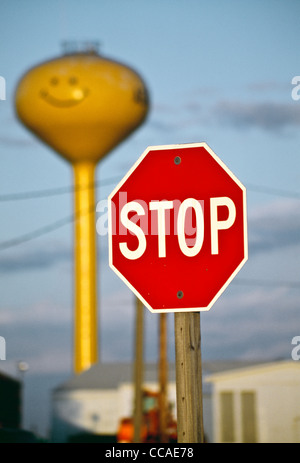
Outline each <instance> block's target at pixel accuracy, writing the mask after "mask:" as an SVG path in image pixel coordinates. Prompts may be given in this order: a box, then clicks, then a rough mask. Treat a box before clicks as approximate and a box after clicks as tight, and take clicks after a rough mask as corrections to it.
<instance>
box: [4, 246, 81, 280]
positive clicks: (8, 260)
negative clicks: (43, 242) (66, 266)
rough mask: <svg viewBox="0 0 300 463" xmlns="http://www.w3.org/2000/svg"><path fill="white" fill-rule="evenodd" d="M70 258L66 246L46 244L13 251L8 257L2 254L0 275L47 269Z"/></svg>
mask: <svg viewBox="0 0 300 463" xmlns="http://www.w3.org/2000/svg"><path fill="white" fill-rule="evenodd" d="M71 258H72V253H71V249H70V247H68V246H64V245H62V244H57V243H48V244H47V246H44V247H43V248H40V247H36V248H31V249H30V250H28V251H22V252H20V251H19V250H18V251H14V252H12V253H10V254H8V255H5V254H2V255H1V260H0V273H9V272H22V271H27V270H36V269H41V270H43V269H47V268H49V267H53V266H54V265H57V264H59V263H61V262H68V261H70V260H71Z"/></svg>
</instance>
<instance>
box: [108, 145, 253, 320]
mask: <svg viewBox="0 0 300 463" xmlns="http://www.w3.org/2000/svg"><path fill="white" fill-rule="evenodd" d="M108 211H109V264H110V267H111V268H112V269H113V270H114V272H116V274H117V275H119V277H120V278H121V279H122V280H123V281H124V282H125V283H126V284H127V285H128V286H129V288H130V289H131V290H132V291H133V292H134V293H135V294H136V296H137V297H138V298H139V299H141V301H142V302H143V303H144V305H145V306H146V307H147V308H148V309H150V310H151V311H152V312H184V311H187V312H189V311H204V310H209V309H210V308H211V307H212V305H213V304H214V302H215V301H216V300H217V299H218V297H219V296H220V295H221V294H222V292H223V291H224V290H225V288H226V287H227V286H228V284H229V283H230V282H231V280H232V279H233V278H234V276H235V275H236V274H237V272H238V271H239V270H240V269H241V267H242V266H243V265H244V263H245V262H246V260H247V258H248V244H247V218H246V189H245V187H244V186H243V185H242V184H241V182H240V181H239V180H238V179H237V178H236V177H235V176H234V174H233V173H232V172H231V171H230V170H229V169H228V167H226V166H225V164H224V163H223V162H222V161H221V160H220V159H219V158H218V156H217V155H216V154H215V153H214V152H213V151H212V150H211V149H210V148H209V146H207V144H206V143H197V144H188V145H164V146H150V147H148V148H147V149H146V150H145V152H144V153H143V154H142V155H141V157H140V158H139V159H138V160H137V162H136V163H135V164H134V165H133V167H132V168H131V169H130V171H129V172H128V173H127V175H126V176H125V177H124V178H123V180H122V181H121V182H120V183H119V184H118V185H117V187H116V188H115V189H114V190H113V192H112V193H111V194H110V196H109V198H108Z"/></svg>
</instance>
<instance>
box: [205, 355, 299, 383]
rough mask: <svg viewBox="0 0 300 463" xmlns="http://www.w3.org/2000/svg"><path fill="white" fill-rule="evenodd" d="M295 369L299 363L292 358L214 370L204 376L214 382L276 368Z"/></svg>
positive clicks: (208, 380)
mask: <svg viewBox="0 0 300 463" xmlns="http://www.w3.org/2000/svg"><path fill="white" fill-rule="evenodd" d="M287 368H288V369H291V368H292V369H295V370H296V371H297V370H298V372H299V373H300V363H298V362H295V361H294V360H279V361H278V360H277V361H273V362H262V363H257V364H252V365H251V364H249V365H243V366H240V367H239V368H229V369H227V370H225V371H224V370H223V371H218V372H217V371H216V372H215V373H213V374H211V375H208V376H207V377H206V382H210V383H216V382H218V381H223V380H227V379H229V378H237V377H241V376H247V375H251V376H255V375H259V374H261V373H267V372H272V371H278V370H286V369H287Z"/></svg>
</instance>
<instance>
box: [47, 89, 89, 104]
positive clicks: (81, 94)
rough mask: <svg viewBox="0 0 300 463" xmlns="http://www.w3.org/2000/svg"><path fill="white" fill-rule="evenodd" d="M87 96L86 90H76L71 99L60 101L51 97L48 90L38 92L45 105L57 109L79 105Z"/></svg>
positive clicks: (87, 91)
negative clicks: (47, 104)
mask: <svg viewBox="0 0 300 463" xmlns="http://www.w3.org/2000/svg"><path fill="white" fill-rule="evenodd" d="M88 94H89V90H88V89H78V90H75V92H74V93H73V98H68V99H61V98H56V97H54V96H53V95H51V93H49V92H48V90H41V91H40V96H41V98H42V99H43V100H45V101H46V102H47V103H49V104H51V105H52V106H55V107H57V108H70V107H72V106H76V105H78V104H79V103H81V102H82V101H83V100H85V98H86V97H87V96H88Z"/></svg>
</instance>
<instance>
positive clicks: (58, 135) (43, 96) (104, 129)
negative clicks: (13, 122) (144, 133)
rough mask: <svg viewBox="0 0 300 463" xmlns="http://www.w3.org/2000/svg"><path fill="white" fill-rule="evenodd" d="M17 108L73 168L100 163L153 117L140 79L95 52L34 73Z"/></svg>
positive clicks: (23, 82) (67, 58)
mask: <svg viewBox="0 0 300 463" xmlns="http://www.w3.org/2000/svg"><path fill="white" fill-rule="evenodd" d="M15 103H16V111H17V115H18V117H19V118H20V120H21V121H22V122H23V124H24V125H25V126H26V127H28V129H30V130H31V131H32V132H33V133H34V134H35V135H36V136H38V137H39V138H40V139H41V140H43V141H44V142H45V143H46V144H47V145H49V146H51V147H52V148H53V149H54V150H55V151H56V152H58V153H59V154H61V155H62V156H63V157H65V158H66V159H67V160H69V161H70V162H72V163H74V162H82V161H87V162H93V163H96V162H97V161H99V160H100V159H101V158H102V157H103V156H105V154H107V153H108V152H109V151H110V150H111V149H112V148H114V147H115V146H116V145H117V144H118V143H120V142H121V141H122V140H123V139H124V138H126V137H127V136H128V135H129V134H130V133H131V132H133V131H134V130H135V129H136V128H137V127H138V126H139V125H140V124H141V123H142V122H143V121H144V119H145V117H146V115H147V113H148V97H147V89H146V86H145V84H144V82H143V80H142V79H141V77H140V76H139V75H138V74H137V73H136V72H135V71H133V70H132V69H131V68H128V67H127V66H125V65H123V64H120V63H118V62H115V61H112V60H109V59H105V58H103V57H101V56H99V55H98V54H96V53H74V54H70V55H65V56H61V57H59V58H56V59H53V60H50V61H47V62H45V63H42V64H40V65H38V66H36V67H34V68H32V69H30V70H29V71H28V72H27V73H26V74H25V75H24V76H23V77H22V79H21V80H20V82H19V84H18V87H17V90H16V101H15Z"/></svg>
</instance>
